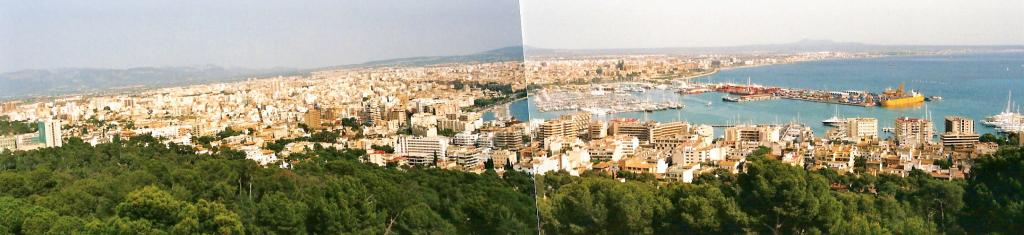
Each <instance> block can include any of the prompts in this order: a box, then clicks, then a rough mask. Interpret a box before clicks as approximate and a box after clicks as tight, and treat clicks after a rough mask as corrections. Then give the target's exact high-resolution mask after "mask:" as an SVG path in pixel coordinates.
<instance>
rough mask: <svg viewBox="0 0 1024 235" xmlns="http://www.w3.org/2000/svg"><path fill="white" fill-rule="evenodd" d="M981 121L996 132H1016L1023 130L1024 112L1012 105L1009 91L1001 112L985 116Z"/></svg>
mask: <svg viewBox="0 0 1024 235" xmlns="http://www.w3.org/2000/svg"><path fill="white" fill-rule="evenodd" d="M981 123H982V125H985V126H989V127H993V128H995V129H996V131H998V132H1004V133H1016V132H1022V131H1024V114H1022V113H1021V111H1020V107H1014V105H1013V92H1012V91H1011V92H1010V93H1009V94H1008V95H1007V98H1006V108H1004V109H1003V111H1002V112H1000V113H999V114H996V115H993V116H990V117H987V118H985V120H982V121H981Z"/></svg>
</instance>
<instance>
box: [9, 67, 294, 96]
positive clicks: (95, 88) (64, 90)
mask: <svg viewBox="0 0 1024 235" xmlns="http://www.w3.org/2000/svg"><path fill="white" fill-rule="evenodd" d="M295 71H296V70H295V69H284V68H275V69H245V68H223V67H219V66H213V65H206V66H189V67H139V68H130V69H95V68H61V69H46V70H35V69H34V70H22V71H17V72H10V73H4V74H0V99H11V98H26V97H37V96H57V95H68V94H82V93H90V92H99V91H110V90H126V89H141V88H156V87H166V86H178V85H189V84H199V83H210V82H223V81H236V80H243V79H245V78H249V77H256V76H273V75H286V74H290V73H294V72H295Z"/></svg>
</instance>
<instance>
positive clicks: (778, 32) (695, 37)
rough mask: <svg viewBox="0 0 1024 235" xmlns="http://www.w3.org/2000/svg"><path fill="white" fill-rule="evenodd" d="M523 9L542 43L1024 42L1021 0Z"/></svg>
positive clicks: (533, 5)
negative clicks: (805, 40)
mask: <svg viewBox="0 0 1024 235" xmlns="http://www.w3.org/2000/svg"><path fill="white" fill-rule="evenodd" d="M521 11H522V14H523V28H524V29H525V32H524V39H523V40H524V43H525V44H526V45H528V46H535V47H542V48H557V49H608V48H653V47H702V46H734V45H749V44H767V43H788V42H795V41H799V40H802V39H825V40H834V41H842V42H863V43H874V44H926V45H939V44H941V45H950V44H957V45H992V44H1002V45H1006V44H1013V45H1024V1H1021V0H979V1H970V0H960V1H951V0H895V1H894V0H855V1H847V0H844V1H834V0H794V1H788V0H787V1H749V0H700V1H678V0H646V1H635V0H633V1H630V0H622V1H618V0H601V1H593V0H523V1H522V9H521Z"/></svg>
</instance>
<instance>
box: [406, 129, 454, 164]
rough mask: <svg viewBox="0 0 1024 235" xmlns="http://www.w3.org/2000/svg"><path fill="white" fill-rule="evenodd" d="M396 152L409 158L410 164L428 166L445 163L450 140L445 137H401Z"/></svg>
mask: <svg viewBox="0 0 1024 235" xmlns="http://www.w3.org/2000/svg"><path fill="white" fill-rule="evenodd" d="M395 146H396V147H395V151H396V152H398V153H401V154H403V155H405V156H407V157H408V158H409V163H410V164H417V165H428V164H432V163H433V161H434V160H435V159H436V160H439V161H444V160H445V159H446V158H445V157H446V155H445V154H447V151H448V138H445V137H443V136H430V137H419V136H405V135H403V136H399V137H398V140H397V141H396V144H395Z"/></svg>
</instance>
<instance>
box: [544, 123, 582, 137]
mask: <svg viewBox="0 0 1024 235" xmlns="http://www.w3.org/2000/svg"><path fill="white" fill-rule="evenodd" d="M563 136H565V137H575V136H577V133H576V127H575V126H574V125H573V123H572V122H570V121H567V120H564V119H554V120H548V121H545V122H544V123H541V124H540V127H538V128H537V138H538V139H541V140H543V139H547V138H548V137H563Z"/></svg>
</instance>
